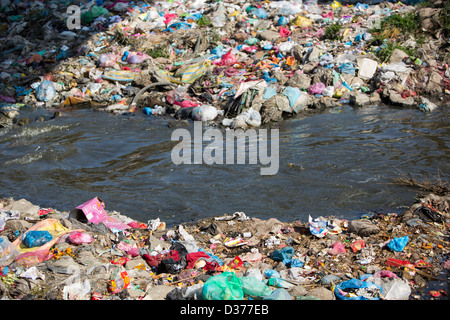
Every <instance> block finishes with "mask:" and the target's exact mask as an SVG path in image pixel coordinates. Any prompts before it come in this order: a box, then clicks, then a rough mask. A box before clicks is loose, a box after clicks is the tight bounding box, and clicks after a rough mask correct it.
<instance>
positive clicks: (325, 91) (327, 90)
mask: <svg viewBox="0 0 450 320" xmlns="http://www.w3.org/2000/svg"><path fill="white" fill-rule="evenodd" d="M322 95H323V96H325V97H332V96H333V95H334V87H333V86H328V87H325V89H323V91H322Z"/></svg>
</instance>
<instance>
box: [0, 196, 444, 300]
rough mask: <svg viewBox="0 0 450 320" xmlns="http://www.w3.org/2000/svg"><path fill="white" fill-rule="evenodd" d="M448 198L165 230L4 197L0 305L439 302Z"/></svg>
mask: <svg viewBox="0 0 450 320" xmlns="http://www.w3.org/2000/svg"><path fill="white" fill-rule="evenodd" d="M449 214H450V196H449V195H445V196H437V195H435V194H429V195H427V196H425V197H422V198H420V200H419V201H418V202H417V203H414V204H413V205H412V206H411V207H410V208H409V209H408V210H406V211H405V212H403V213H402V214H396V213H387V214H381V213H366V214H364V215H362V216H361V217H360V218H359V219H355V220H345V219H339V218H336V217H333V216H326V217H323V216H321V217H316V218H313V217H311V216H310V217H309V220H308V221H307V222H301V221H292V222H282V221H279V220H278V219H276V218H270V219H268V220H261V219H257V218H252V217H248V216H247V215H246V214H245V213H244V212H235V213H234V214H231V215H230V214H224V215H220V216H213V217H211V218H207V219H204V220H200V221H197V222H191V223H182V224H179V225H177V226H174V227H172V228H167V226H166V224H165V223H164V222H162V221H160V219H159V218H155V219H152V220H149V221H147V222H140V221H137V220H135V219H131V218H129V217H127V216H125V215H122V214H120V213H119V212H116V211H108V210H106V206H105V203H104V202H103V201H102V200H101V199H98V198H97V197H96V198H93V199H91V200H89V201H87V202H85V203H83V204H80V205H79V206H77V207H76V208H74V209H73V210H71V211H58V210H55V209H52V208H45V207H41V206H38V205H34V204H32V203H30V202H28V201H27V200H25V199H20V200H14V199H13V198H6V199H0V230H1V231H0V298H1V299H2V300H21V299H22V300H28V299H33V300H163V299H165V300H318V299H320V300H380V299H383V300H408V299H411V300H414V299H442V298H444V299H446V298H447V297H446V296H447V294H448V292H447V290H448V289H444V288H440V289H437V290H429V291H428V292H426V294H425V297H424V296H423V294H422V295H421V294H420V290H422V291H423V290H425V289H424V288H426V285H427V283H429V282H430V281H436V280H437V279H439V278H441V279H442V277H444V281H446V277H447V276H448V270H449V268H450V260H449V239H450V238H449V231H448V230H449V229H448V227H449V221H450V220H449Z"/></svg>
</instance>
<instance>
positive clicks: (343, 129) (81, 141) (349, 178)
mask: <svg viewBox="0 0 450 320" xmlns="http://www.w3.org/2000/svg"><path fill="white" fill-rule="evenodd" d="M23 112H24V114H28V116H29V117H30V118H33V117H37V116H39V115H42V114H44V113H45V112H46V111H43V110H41V109H32V110H28V111H27V110H24V111H23ZM169 120H170V118H165V117H158V116H147V115H145V114H141V113H139V112H137V113H135V114H128V115H120V116H117V115H112V114H110V113H103V112H96V111H94V110H91V109H80V110H74V111H68V112H65V113H64V114H63V115H62V116H60V117H57V118H55V119H51V120H48V121H42V122H34V123H30V124H28V125H26V126H14V127H12V128H9V129H6V128H4V129H1V130H0V164H1V165H0V176H1V179H0V186H1V188H0V197H10V196H12V197H14V198H16V199H19V198H25V199H27V200H29V201H31V202H32V203H35V204H38V205H41V206H48V207H52V208H55V209H58V210H67V208H74V207H76V206H77V205H79V204H81V203H83V202H85V201H87V200H89V199H91V198H93V197H95V196H97V197H99V198H101V199H102V200H103V201H104V202H105V203H106V209H107V210H116V211H119V212H121V213H122V214H125V215H127V216H129V217H131V218H133V219H137V220H139V221H148V220H150V219H155V218H160V219H161V221H165V222H166V223H167V225H168V226H171V225H174V224H178V223H183V222H189V221H194V220H198V219H202V218H206V217H211V216H218V215H223V214H233V213H234V212H236V211H242V212H245V214H246V215H247V216H250V217H257V218H261V219H268V218H270V217H275V218H277V219H280V220H281V221H293V220H301V221H307V219H308V215H311V216H312V217H318V216H328V215H333V216H336V217H340V218H345V219H355V218H358V217H359V216H361V215H362V214H364V213H367V212H385V213H386V212H398V213H400V212H402V211H403V210H404V209H405V208H407V207H409V205H410V204H411V203H412V201H413V199H414V197H415V195H416V193H417V190H416V189H413V188H409V187H405V186H400V185H397V184H395V183H393V179H394V178H397V177H401V176H403V177H404V176H411V177H414V178H417V179H431V178H433V177H437V176H440V177H441V178H442V179H448V176H449V173H450V170H449V169H450V164H449V163H450V162H449V161H448V159H449V143H450V135H449V125H448V110H447V109H446V108H439V109H438V110H436V112H433V113H427V114H425V113H422V112H420V111H418V110H417V109H402V108H392V107H386V106H371V107H364V108H352V107H350V106H347V105H343V106H340V107H337V108H332V109H329V110H327V111H326V112H323V113H320V114H314V115H308V116H304V117H298V118H293V119H290V120H288V121H284V122H282V123H280V124H279V126H278V129H279V169H278V172H277V173H276V174H275V175H268V176H264V175H261V174H260V167H261V165H260V164H248V163H246V164H212V165H209V164H205V163H201V164H178V165H177V164H174V163H173V161H172V159H171V151H172V149H173V148H174V147H175V145H176V144H177V142H176V141H171V135H172V133H173V131H174V130H175V128H170V127H169V126H168V122H169ZM186 129H187V130H191V131H192V130H193V125H192V122H191V125H190V126H187V127H186Z"/></svg>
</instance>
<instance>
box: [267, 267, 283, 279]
mask: <svg viewBox="0 0 450 320" xmlns="http://www.w3.org/2000/svg"><path fill="white" fill-rule="evenodd" d="M264 275H265V276H266V277H267V278H268V279H270V278H281V275H280V273H279V272H278V271H277V270H274V269H267V270H264Z"/></svg>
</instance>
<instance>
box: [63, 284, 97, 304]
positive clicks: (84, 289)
mask: <svg viewBox="0 0 450 320" xmlns="http://www.w3.org/2000/svg"><path fill="white" fill-rule="evenodd" d="M90 291H91V283H90V282H89V279H85V280H84V281H83V282H81V281H77V282H74V283H72V284H69V285H67V286H65V287H64V289H63V299H64V300H87V298H86V295H87V294H88V293H89V292H90Z"/></svg>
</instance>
